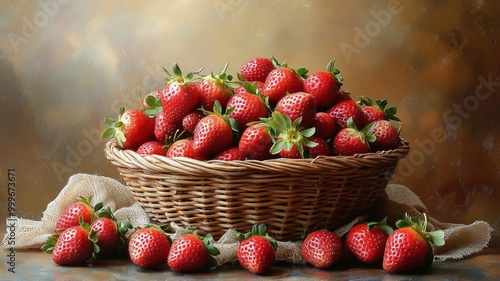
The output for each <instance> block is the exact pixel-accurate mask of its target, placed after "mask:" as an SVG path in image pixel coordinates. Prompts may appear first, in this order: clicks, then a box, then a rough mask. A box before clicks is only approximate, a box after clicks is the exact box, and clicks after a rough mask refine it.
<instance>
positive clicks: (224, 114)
mask: <svg viewBox="0 0 500 281" xmlns="http://www.w3.org/2000/svg"><path fill="white" fill-rule="evenodd" d="M200 110H201V112H203V114H205V115H217V116H219V117H220V118H222V119H223V120H224V121H226V122H227V123H228V124H229V126H230V127H231V130H232V131H233V132H238V123H237V122H236V120H234V118H232V117H229V115H230V114H231V112H233V110H234V107H229V108H226V110H225V111H224V112H223V108H222V105H221V104H220V102H219V101H218V100H216V101H215V102H214V108H213V111H208V110H206V109H204V108H203V107H202V108H200Z"/></svg>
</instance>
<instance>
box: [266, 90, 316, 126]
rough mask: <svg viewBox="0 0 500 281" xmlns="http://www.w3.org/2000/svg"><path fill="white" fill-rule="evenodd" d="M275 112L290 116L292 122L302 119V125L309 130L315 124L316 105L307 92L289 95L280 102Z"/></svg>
mask: <svg viewBox="0 0 500 281" xmlns="http://www.w3.org/2000/svg"><path fill="white" fill-rule="evenodd" d="M275 110H276V111H278V112H280V113H281V114H285V115H288V117H290V119H291V120H292V122H294V121H295V120H297V118H299V117H302V121H301V123H300V125H301V126H302V127H306V128H309V127H311V126H312V125H313V123H314V117H315V115H316V103H315V102H314V97H313V96H312V95H311V94H309V93H305V92H296V93H293V94H288V95H286V96H284V97H283V98H282V99H280V100H279V101H278V103H277V104H276V107H275Z"/></svg>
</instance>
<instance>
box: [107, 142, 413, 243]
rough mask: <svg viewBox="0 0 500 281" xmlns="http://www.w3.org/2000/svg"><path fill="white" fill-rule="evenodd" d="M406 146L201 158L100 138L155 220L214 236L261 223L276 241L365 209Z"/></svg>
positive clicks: (340, 222) (333, 225) (329, 225)
mask: <svg viewBox="0 0 500 281" xmlns="http://www.w3.org/2000/svg"><path fill="white" fill-rule="evenodd" d="M409 149H410V147H409V145H408V143H406V144H405V145H402V146H400V147H399V148H397V149H394V150H388V151H380V152H376V153H366V154H359V155H355V156H347V157H345V156H325V157H318V158H315V159H284V158H279V159H271V160H264V161H258V160H245V161H215V160H211V161H199V160H194V159H190V158H167V157H163V156H158V155H140V154H137V153H136V152H134V151H131V150H123V149H121V148H120V147H119V146H118V144H117V142H116V141H115V140H114V139H112V140H110V141H108V143H107V144H106V148H105V152H106V157H107V158H108V160H109V161H110V162H111V163H112V164H113V165H115V166H116V168H117V169H118V172H119V173H120V175H121V176H122V177H123V180H124V181H125V184H126V185H127V186H128V187H129V188H130V190H131V191H132V193H133V195H134V197H135V199H136V200H137V201H138V202H139V203H140V205H141V206H142V207H143V208H144V209H145V211H146V212H147V213H148V215H149V216H150V218H151V220H152V221H153V222H155V223H169V222H175V223H176V224H178V225H181V226H190V227H191V228H193V229H196V230H197V231H198V233H200V234H202V235H205V234H207V233H210V234H212V235H213V236H214V238H215V239H218V238H220V237H221V236H222V235H223V234H224V233H225V232H226V231H228V230H229V229H235V230H237V231H239V232H244V233H246V232H249V231H250V230H251V228H252V226H253V225H254V224H265V225H266V227H267V231H268V233H269V235H271V236H272V237H273V238H275V239H278V240H280V241H296V240H300V237H301V235H302V234H303V232H304V229H314V228H326V229H332V230H333V229H335V228H337V227H340V226H342V225H344V224H346V223H348V222H349V220H351V219H353V218H355V217H356V216H358V215H361V214H363V212H364V211H366V210H367V209H368V208H369V207H370V206H371V205H372V203H373V202H374V201H375V199H377V197H378V196H379V195H380V194H381V192H383V190H384V189H385V187H386V185H387V183H388V182H389V180H390V179H391V177H392V175H393V173H394V170H395V169H396V166H397V163H398V161H399V160H400V159H402V158H404V157H405V156H406V155H407V154H408V152H409Z"/></svg>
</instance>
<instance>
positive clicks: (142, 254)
mask: <svg viewBox="0 0 500 281" xmlns="http://www.w3.org/2000/svg"><path fill="white" fill-rule="evenodd" d="M169 250H170V241H169V237H168V236H167V234H165V232H164V230H163V229H162V227H160V226H157V225H147V226H146V227H144V228H139V229H137V230H136V231H135V232H134V233H133V234H132V236H131V237H130V240H129V244H128V252H129V255H130V260H131V261H132V262H133V263H134V264H135V265H137V266H138V267H140V268H145V269H150V268H158V267H160V266H162V265H165V264H166V263H167V259H168V253H169Z"/></svg>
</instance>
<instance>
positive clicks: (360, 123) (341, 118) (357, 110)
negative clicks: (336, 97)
mask: <svg viewBox="0 0 500 281" xmlns="http://www.w3.org/2000/svg"><path fill="white" fill-rule="evenodd" d="M326 113H328V114H329V115H330V116H332V117H333V119H334V120H335V127H336V128H337V131H340V130H341V129H343V128H346V127H347V120H348V119H349V118H352V121H353V122H354V124H355V125H356V127H358V128H363V127H364V126H365V123H366V122H365V115H364V113H363V110H362V109H361V107H360V106H359V105H358V104H357V103H356V102H355V101H354V100H344V101H341V102H339V103H336V104H335V105H333V106H332V107H331V108H330V109H328V111H327V112H326Z"/></svg>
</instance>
